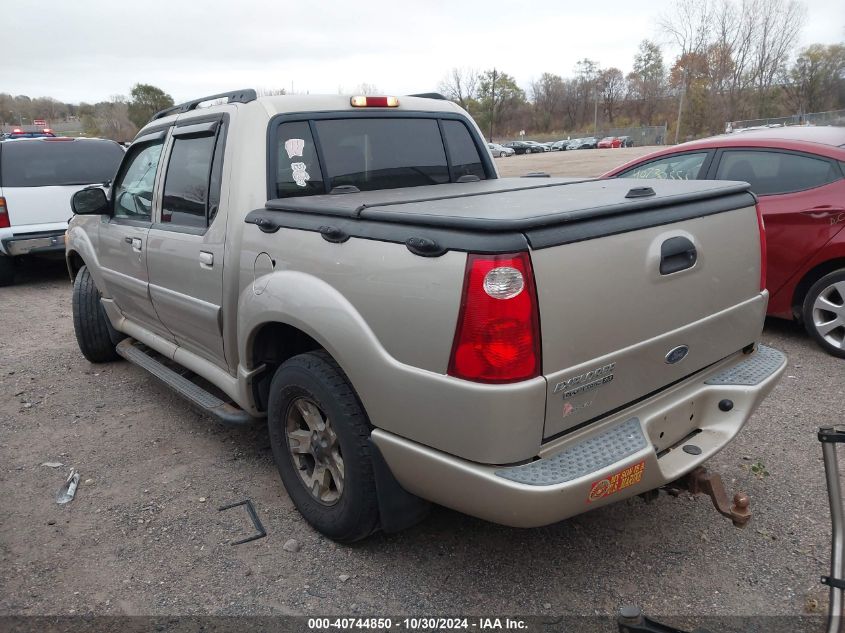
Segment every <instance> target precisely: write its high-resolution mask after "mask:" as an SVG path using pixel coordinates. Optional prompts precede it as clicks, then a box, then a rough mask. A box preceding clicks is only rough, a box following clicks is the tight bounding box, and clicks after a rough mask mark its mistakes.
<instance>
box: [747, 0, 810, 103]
mask: <svg viewBox="0 0 845 633" xmlns="http://www.w3.org/2000/svg"><path fill="white" fill-rule="evenodd" d="M752 10H755V13H756V14H757V16H758V22H757V29H756V33H755V38H754V39H755V42H754V51H753V54H752V62H751V63H752V65H751V73H752V76H753V80H754V86H755V88H756V91H757V104H758V105H757V114H758V116H765V115H766V114H767V109H768V108H769V107H770V106H769V105H768V104H767V101H769V99H767V97H768V96H769V94H768V93H769V89H770V88H771V87H772V85H773V84H774V81H775V78H776V77H777V76H778V75H779V74H781V73H782V72H783V69H784V67H785V66H786V63H787V61H788V60H789V53H790V51H791V50H792V48H793V47H794V46H795V42H796V40H797V39H798V34H799V33H800V31H801V27H802V25H803V23H804V20H805V18H806V10H805V9H804V6H803V5H801V4H799V3H798V2H796V1H795V0H755V1H754V6H753V7H752Z"/></svg>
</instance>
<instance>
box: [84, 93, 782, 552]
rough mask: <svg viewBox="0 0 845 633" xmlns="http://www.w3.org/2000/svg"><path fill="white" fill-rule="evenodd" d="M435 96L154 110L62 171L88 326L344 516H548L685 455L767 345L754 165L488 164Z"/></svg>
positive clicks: (671, 478)
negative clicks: (588, 176) (731, 168)
mask: <svg viewBox="0 0 845 633" xmlns="http://www.w3.org/2000/svg"><path fill="white" fill-rule="evenodd" d="M436 97H437V96H436V95H423V96H411V97H398V98H396V97H373V96H365V97H351V98H350V97H343V96H310V95H295V96H277V97H260V98H259V97H256V94H255V92H254V91H252V90H242V91H237V92H232V93H226V94H223V95H213V96H212V97H205V98H203V99H198V100H196V101H192V102H189V103H185V104H181V105H178V106H175V107H173V108H170V109H168V110H165V111H163V112H161V113H159V114H157V115H156V116H155V117H154V118H153V119H152V120H151V121H150V123H149V124H148V125H147V126H145V127H144V129H142V130H141V131H140V133H139V134H138V136H137V138H136V139H135V140H134V142H133V143H132V145H131V147H130V148H129V149H128V151H127V153H126V156H125V159H124V160H123V163H122V164H121V166H120V169H119V171H118V173H117V176H116V177H115V179H114V181H113V183H112V184H111V186H110V188H109V189H108V191H105V190H104V189H103V188H98V187H92V188H88V189H85V190H83V191H81V192H79V193H77V194H76V195H75V196H74V199H73V207H74V211H75V214H76V215H75V216H74V218H73V219H72V221H71V223H70V228H69V231H68V238H67V262H68V267H69V270H70V273H71V276H72V278H73V280H74V290H73V317H74V326H75V330H76V337H77V340H78V342H79V346H80V349H81V350H82V353H83V354H84V355H85V357H86V358H87V359H89V360H90V361H92V362H106V361H111V360H114V359H115V358H116V357H117V356H122V357H124V358H126V359H128V360H130V361H132V362H133V363H136V364H137V365H139V366H140V367H141V368H143V369H145V370H147V371H148V372H151V373H152V374H153V375H155V376H156V377H158V378H159V379H160V380H162V381H163V382H164V383H165V384H167V385H169V386H170V387H172V388H173V389H175V390H176V391H177V392H179V393H180V394H182V395H183V396H185V397H186V398H187V399H188V400H189V401H190V402H191V403H192V404H193V405H194V406H196V407H198V408H200V409H202V410H203V411H206V412H207V413H209V414H210V415H212V416H215V417H216V418H218V419H219V420H221V421H223V422H226V423H230V424H242V423H247V422H250V421H253V420H255V419H256V418H263V417H266V418H267V423H268V425H269V430H270V438H271V443H272V447H273V453H274V456H275V460H276V464H277V466H278V469H279V473H280V475H281V478H282V481H283V483H284V485H285V488H286V489H287V492H288V494H289V495H290V497H291V499H292V500H293V502H294V503H295V504H296V507H297V508H298V509H299V511H300V512H301V513H302V515H303V516H304V517H305V519H306V520H307V521H308V522H309V523H311V524H312V525H313V526H314V527H315V528H316V529H318V530H319V531H320V532H322V533H324V534H326V535H328V536H329V537H331V538H333V539H336V540H338V541H354V540H356V539H361V538H363V537H365V536H367V535H368V534H370V533H371V532H373V531H374V530H376V529H383V530H385V531H395V530H398V529H401V528H403V527H406V526H408V525H411V524H413V523H414V522H416V521H418V520H420V519H421V518H422V516H423V515H424V514H425V511H426V509H427V506H428V504H429V502H434V503H438V504H442V505H444V506H448V507H450V508H454V509H456V510H459V511H461V512H465V513H467V514H471V515H474V516H477V517H481V518H483V519H486V520H489V521H494V522H497V523H502V524H505V525H510V526H520V527H531V526H541V525H546V524H549V523H553V522H556V521H560V520H562V519H566V518H567V517H571V516H573V515H576V514H579V513H582V512H586V511H588V510H592V509H595V508H599V507H601V506H604V505H606V504H609V503H612V502H614V501H619V500H621V499H625V498H628V497H632V496H634V495H640V494H645V493H653V491H655V490H657V489H659V488H661V487H664V486H667V485H670V484H671V485H673V486H676V487H678V486H681V485H685V486H686V487H687V488H691V489H693V491H694V492H696V491H705V492H709V493H710V494H711V496H713V499H714V502H715V503H716V505H717V507H718V508H719V510H720V511H721V512H722V513H723V514H726V515H727V516H730V517H731V518H732V519H734V521H735V522H737V523H742V522H744V521H745V520H747V513H748V509H747V502H746V500H745V499H742V498H737V499H736V500H735V502H734V503H733V504H732V503H731V502H730V501H729V500H728V499H727V498H726V496H725V492H724V489H723V488H722V487H721V486H720V485H719V484H720V482H719V481H718V479H714V478H713V477H711V476H709V475H707V474H706V473H705V472H704V471H703V470H702V469H701V468H700V467H701V465H702V464H703V463H704V462H705V461H706V460H707V459H708V458H710V457H712V456H713V455H714V454H716V453H717V452H718V451H719V450H721V449H722V448H723V447H724V446H725V445H726V444H727V443H728V442H730V441H731V439H733V437H734V436H735V435H736V434H737V433H738V432H739V430H740V429H741V428H742V426H743V424H744V423H745V422H746V421H747V420H748V418H749V417H750V416H751V414H752V412H753V411H754V409H755V408H756V407H757V406H758V405H759V404H760V401H761V400H762V399H763V398H764V397H765V396H766V394H768V393H769V391H771V389H772V387H773V386H774V385H775V383H776V382H777V380H778V378H779V377H780V375H781V373H782V372H783V369H784V367H785V363H786V360H785V358H784V356H783V354H781V353H780V352H778V351H775V350H773V349H770V348H768V347H764V346H761V345H759V344H758V339H759V337H760V333H761V330H762V326H763V318H764V315H765V312H766V301H767V298H768V294H767V292H766V290H765V280H764V279H763V278H762V270H763V269H762V267H761V259H762V257H763V256H764V246H765V241H764V238H765V236H764V227H763V224H762V222H761V219H760V216H759V214H758V213H757V210H756V205H755V199H754V197H753V196H752V194H751V193H749V191H748V185H747V184H746V183H737V182H712V181H694V182H676V181H657V180H654V181H650V180H644V181H638V182H637V183H636V184H635V185H634V184H633V183H631V182H630V181H625V180H606V181H603V180H584V179H560V178H547V177H546V178H542V177H531V178H499V177H498V174H497V173H496V168H495V166H494V164H493V161H492V159H491V156H490V154H489V152H488V151H487V147H486V144H485V141H484V139H483V137H482V135H481V133H480V132H479V130H478V128H477V126H476V125H475V123H474V122H473V121H472V119H471V118H470V117H469V116H468V115H467V113H466V112H464V111H463V110H462V109H460V108H459V107H457V106H456V105H455V104H453V103H450V102H448V101H446V100H444V99H442V98H436Z"/></svg>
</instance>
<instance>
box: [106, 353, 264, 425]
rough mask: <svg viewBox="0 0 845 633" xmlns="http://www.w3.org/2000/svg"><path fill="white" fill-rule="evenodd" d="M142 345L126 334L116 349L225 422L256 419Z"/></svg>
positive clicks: (250, 421) (240, 422)
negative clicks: (177, 371)
mask: <svg viewBox="0 0 845 633" xmlns="http://www.w3.org/2000/svg"><path fill="white" fill-rule="evenodd" d="M140 345H142V343H139V342H138V341H136V340H135V339H132V338H125V339H123V340H122V341H121V342H120V343H118V345H117V347H116V348H115V349H116V350H117V353H118V354H120V355H121V356H122V357H123V358H125V359H126V360H128V361H129V362H130V363H132V364H134V365H137V366H138V367H140V368H141V369H145V370H146V371H148V372H149V373H151V374H152V375H153V376H155V377H156V378H158V380H160V381H161V382H163V383H164V384H165V385H167V386H168V387H170V388H171V389H173V391H175V392H176V393H178V394H179V395H180V396H182V397H183V398H185V399H186V400H187V401H188V402H189V403H191V404H192V405H193V406H195V407H196V408H197V409H199V410H200V411H202V412H203V413H207V414H208V415H210V416H213V417H215V418H217V420H218V421H220V422H222V423H223V424H229V425H234V426H240V425H244V424H251V423H252V422H255V418H254V417H252V416H251V415H249V414H248V413H247V412H246V411H244V410H243V409H240V408H238V407H237V406H235V405H233V404H231V403H229V402H224V401H223V400H221V399H220V398H218V397H217V396H215V395H214V394H213V393H209V392H208V391H206V390H205V389H203V388H202V387H200V386H199V385H197V384H196V383H193V382H191V381H190V380H188V379H187V378H185V377H184V376H181V375H180V374H178V373H176V372H175V371H173V370H172V369H170V368H169V367H167V366H166V365H164V364H163V363H161V362H159V361H157V360H156V359H155V358H153V357H152V356H150V355H149V354H147V353H146V352H145V351H144V350H143V349H141V348H140V347H139V346H140Z"/></svg>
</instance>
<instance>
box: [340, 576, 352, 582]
mask: <svg viewBox="0 0 845 633" xmlns="http://www.w3.org/2000/svg"><path fill="white" fill-rule="evenodd" d="M349 578H350V576H349V574H341V575H340V576H338V579H339V580H340V582H346V581H347V580H349Z"/></svg>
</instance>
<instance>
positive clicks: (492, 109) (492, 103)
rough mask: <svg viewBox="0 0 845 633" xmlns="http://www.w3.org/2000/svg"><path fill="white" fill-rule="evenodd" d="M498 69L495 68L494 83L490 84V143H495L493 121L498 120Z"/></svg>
mask: <svg viewBox="0 0 845 633" xmlns="http://www.w3.org/2000/svg"><path fill="white" fill-rule="evenodd" d="M496 77H497V74H496V68H495V67H494V68H493V81H492V82H491V84H490V142H491V143H492V142H493V120H494V119H495V118H496Z"/></svg>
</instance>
